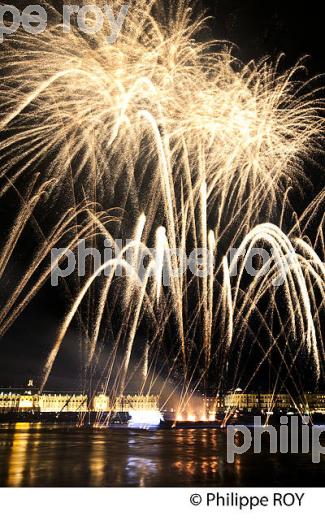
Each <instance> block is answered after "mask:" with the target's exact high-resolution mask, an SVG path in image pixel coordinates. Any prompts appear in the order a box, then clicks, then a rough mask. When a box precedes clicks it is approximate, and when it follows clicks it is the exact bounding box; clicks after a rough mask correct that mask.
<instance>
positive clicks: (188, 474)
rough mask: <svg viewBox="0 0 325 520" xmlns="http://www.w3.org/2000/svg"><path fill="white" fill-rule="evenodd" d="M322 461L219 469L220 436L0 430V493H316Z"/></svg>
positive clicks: (239, 463)
mask: <svg viewBox="0 0 325 520" xmlns="http://www.w3.org/2000/svg"><path fill="white" fill-rule="evenodd" d="M324 477H325V456H321V461H320V463H319V464H313V463H312V461H311V455H310V454H304V455H303V454H296V455H291V454H286V455H281V454H270V453H269V450H268V444H265V446H263V448H262V453H261V454H254V453H252V452H251V451H249V452H248V453H246V454H243V455H240V456H237V457H236V458H235V462H234V463H233V464H229V463H227V437H226V432H225V431H224V430H207V429H206V430H205V429H204V430H157V431H155V432H149V431H131V430H103V429H101V430H88V429H84V430H83V429H78V428H74V427H71V426H66V427H65V426H62V425H53V426H51V425H50V426H49V425H41V424H27V423H17V424H12V425H0V485H1V486H115V487H117V486H149V487H150V486H151V487H152V486H185V487H187V486H193V487H197V486H298V485H299V486H323V485H324V483H325V478H324Z"/></svg>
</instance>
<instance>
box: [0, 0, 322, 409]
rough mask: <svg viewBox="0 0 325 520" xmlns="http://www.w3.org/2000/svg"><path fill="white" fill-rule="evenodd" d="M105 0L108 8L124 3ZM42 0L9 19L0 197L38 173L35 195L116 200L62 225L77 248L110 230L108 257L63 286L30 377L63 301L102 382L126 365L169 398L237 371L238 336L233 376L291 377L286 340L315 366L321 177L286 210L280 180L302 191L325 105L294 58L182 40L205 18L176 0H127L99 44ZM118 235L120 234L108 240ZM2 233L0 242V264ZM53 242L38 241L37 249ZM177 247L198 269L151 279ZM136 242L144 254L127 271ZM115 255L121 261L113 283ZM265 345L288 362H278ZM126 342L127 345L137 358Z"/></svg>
mask: <svg viewBox="0 0 325 520" xmlns="http://www.w3.org/2000/svg"><path fill="white" fill-rule="evenodd" d="M111 4H112V7H113V11H115V10H116V11H118V10H119V9H120V7H121V5H122V2H121V1H120V0H114V1H113V2H111ZM98 5H100V2H98ZM48 7H49V6H48ZM51 13H52V16H53V20H52V24H51V26H50V27H49V28H48V29H47V31H45V32H44V33H43V34H40V35H30V34H26V33H23V32H17V34H15V35H11V37H10V38H8V39H7V40H6V42H5V44H4V45H5V53H4V58H3V63H2V69H3V79H2V81H1V87H0V102H1V107H2V116H1V120H0V128H1V131H2V134H3V138H2V141H1V143H0V160H1V162H0V175H1V176H2V177H3V178H5V176H7V177H9V178H10V183H4V186H3V188H2V192H1V194H2V196H5V194H6V192H7V191H8V190H9V189H10V186H12V184H14V183H17V182H19V181H20V180H21V179H22V178H24V177H26V178H29V177H33V176H34V175H35V172H36V171H41V172H42V176H44V179H43V182H45V183H48V184H47V190H48V191H49V201H53V203H54V202H55V203H58V202H60V201H62V200H66V198H67V196H68V198H70V200H73V201H75V202H74V203H73V206H74V208H77V207H78V204H79V203H83V202H84V200H85V199H86V200H87V201H91V202H92V203H98V204H100V205H101V206H102V207H103V208H120V215H119V217H118V218H115V219H114V223H112V222H111V221H110V219H108V220H107V219H106V221H105V217H104V213H98V212H97V213H96V212H95V211H93V210H90V209H88V212H87V215H88V216H87V221H88V224H87V226H88V227H87V226H86V230H83V231H82V232H81V230H80V227H79V226H77V227H76V228H75V231H74V234H73V237H72V239H71V241H72V242H71V244H70V246H68V247H70V248H72V249H74V248H75V247H76V244H77V242H78V240H79V239H80V238H81V237H82V236H83V235H82V233H83V234H84V235H85V236H88V240H89V243H90V244H92V245H94V244H97V245H98V244H101V243H102V242H101V241H102V240H103V239H106V240H108V241H110V242H111V243H112V244H113V248H114V251H115V252H116V256H115V258H114V260H108V261H107V262H106V263H104V264H103V265H102V266H101V267H100V268H98V269H97V271H96V272H95V273H93V272H91V271H90V270H89V271H88V273H87V279H86V281H80V282H79V285H78V288H77V289H76V287H74V296H73V303H72V305H71V307H70V309H69V310H68V311H67V313H66V316H65V318H64V320H63V323H62V325H61V327H60V330H59V332H58V336H57V339H56V341H55V344H54V346H53V348H52V350H51V351H50V353H49V356H48V359H47V361H46V363H45V368H44V371H43V375H42V380H41V387H42V388H43V387H44V385H45V384H46V382H47V378H48V376H49V374H50V373H51V370H52V367H53V364H54V362H55V359H56V355H57V353H58V351H59V349H60V347H61V344H62V341H63V339H64V336H65V334H66V332H67V330H68V328H69V326H70V324H71V322H72V320H73V319H74V317H75V315H76V313H80V316H81V318H80V319H81V322H82V324H83V327H82V334H83V337H84V338H85V339H84V341H85V348H86V360H87V361H86V367H85V373H86V377H87V378H88V379H91V377H92V374H94V373H95V371H96V370H97V371H98V370H99V371H100V374H101V376H100V378H99V379H100V381H101V382H104V385H105V388H106V390H107V389H110V391H111V393H113V394H114V393H115V395H117V394H118V393H122V394H123V392H124V391H125V389H126V387H127V385H128V384H129V383H130V382H132V378H133V379H134V377H135V376H134V374H135V373H138V374H139V379H140V381H141V383H140V385H141V388H142V389H143V390H144V389H145V390H146V391H147V392H150V391H151V390H152V388H155V387H157V385H159V387H160V391H161V392H162V393H163V392H164V391H165V390H166V387H167V386H168V385H166V381H167V380H168V381H170V382H172V384H173V386H174V389H173V390H172V393H173V392H174V391H175V392H177V393H179V394H180V395H181V402H182V403H183V404H184V403H185V402H186V400H187V399H188V398H189V395H191V393H192V392H194V391H195V389H196V388H198V387H199V386H200V385H201V383H202V384H204V385H209V384H210V383H209V381H211V378H212V380H213V381H214V389H215V391H219V390H221V389H224V388H225V387H228V388H236V387H238V386H243V385H242V383H241V377H242V373H241V366H242V361H243V358H244V357H245V352H246V348H247V345H251V351H252V350H253V347H254V349H256V350H257V351H258V352H259V353H260V358H258V359H257V360H254V362H253V364H252V367H251V370H250V376H249V378H248V379H247V378H246V383H247V385H248V384H249V383H250V381H252V380H253V379H254V377H255V376H256V374H257V373H258V371H259V370H260V369H261V367H262V365H263V364H265V363H269V364H270V366H271V367H272V369H273V370H274V373H275V374H277V376H278V378H279V377H280V378H281V381H280V383H281V385H285V384H286V382H287V381H289V380H291V383H292V384H293V385H294V386H295V388H296V389H297V390H301V388H300V387H299V385H300V379H299V377H297V369H296V365H297V359H298V358H299V355H300V354H302V355H307V356H308V359H309V360H312V363H313V367H314V374H315V379H316V380H319V379H320V378H321V377H322V376H323V362H324V342H323V333H324V331H323V329H322V319H323V316H324V301H325V298H324V297H325V287H324V234H323V225H324V216H323V214H321V211H322V206H323V204H324V199H325V192H324V191H323V192H322V193H320V194H318V195H317V197H316V198H315V200H314V201H313V202H312V203H311V204H310V206H308V208H307V209H306V210H305V212H304V213H303V214H302V215H301V216H300V218H298V216H296V215H295V213H294V212H293V210H292V207H291V205H290V203H289V195H288V189H289V188H290V189H292V190H293V191H295V190H297V191H299V190H301V189H302V186H303V182H304V181H305V179H306V178H307V174H306V168H305V164H306V161H307V160H308V159H309V158H311V157H315V156H316V153H317V152H319V151H321V147H322V142H323V130H324V123H323V109H324V103H323V100H322V99H319V97H318V95H317V89H313V88H311V87H310V82H309V83H303V82H300V81H298V79H296V78H298V76H299V74H300V73H301V72H302V71H303V69H304V67H303V64H302V63H298V64H297V66H296V67H294V68H293V69H291V70H289V71H287V72H283V73H280V72H279V69H280V60H278V61H277V62H276V63H275V64H272V62H270V61H269V60H267V59H264V60H262V61H260V62H259V63H254V62H250V63H248V64H247V65H244V64H242V63H240V62H239V61H238V60H236V59H235V58H234V56H233V54H232V49H231V46H230V45H226V44H221V43H218V42H209V43H200V42H199V41H198V40H195V37H196V35H197V34H198V33H199V32H200V30H201V29H202V27H203V26H204V24H205V23H206V20H205V19H204V18H203V17H198V18H197V19H194V17H193V12H192V10H191V8H190V2H188V1H187V0H181V1H179V2H177V6H176V7H175V6H173V5H172V4H170V5H169V7H168V8H165V9H164V8H163V6H162V3H160V2H159V1H148V0H140V1H137V2H132V3H131V5H130V8H129V13H128V16H127V18H126V20H125V24H124V26H123V30H122V32H121V34H120V36H119V38H118V40H117V42H116V43H115V44H114V45H109V44H108V43H107V41H106V38H105V36H106V35H105V28H104V29H103V31H101V32H98V33H97V34H93V35H91V36H87V37H86V36H85V35H82V34H81V33H80V31H78V29H77V28H76V27H75V28H73V27H72V29H71V31H70V32H69V33H63V32H62V20H60V14H59V13H58V12H56V11H55V10H54V8H53V7H51ZM52 181H54V182H52ZM33 200H34V199H33V198H30V201H29V202H28V204H27V206H26V209H25V210H24V212H23V214H22V216H21V219H22V220H21V221H20V222H21V223H17V224H15V228H14V229H15V230H17V232H18V229H19V226H21V225H23V223H24V222H25V221H28V219H29V218H30V216H31V213H32V207H33V204H34V202H33ZM74 218H75V219H76V220H77V219H78V217H77V216H76V215H75V216H74ZM65 219H66V217H62V222H63V221H64V220H65ZM312 222H314V223H315V224H314V225H315V227H314V229H316V228H317V231H316V232H313V233H312V232H310V228H311V223H312ZM316 223H317V224H316ZM87 231H89V234H88V235H87ZM60 232H63V231H62V228H61V227H58V228H57V230H56V233H57V234H58V233H60ZM128 233H129V235H128ZM121 236H124V237H125V236H131V237H132V240H131V241H130V243H128V244H127V245H125V246H124V247H122V248H119V247H118V246H117V239H119V238H120V237H121ZM12 240H14V239H12ZM11 242H12V241H11V240H10V239H9V240H8V241H7V243H5V245H4V248H3V250H2V251H3V253H2V259H3V260H2V261H3V262H6V261H7V260H6V259H7V254H6V252H7V251H8V249H10V248H11V247H12V243H11ZM51 243H53V241H52V242H50V241H49V242H46V246H45V245H44V248H45V249H46V254H48V251H49V249H48V247H50V244H51ZM262 245H263V247H265V248H267V250H272V255H271V256H270V259H269V261H268V262H267V264H266V265H264V267H263V268H262V269H260V271H259V274H258V275H257V276H256V277H254V278H252V279H250V280H247V276H246V275H245V271H244V267H245V262H246V261H247V259H248V258H249V254H250V252H251V251H252V248H254V247H258V246H262ZM150 246H154V247H155V252H156V253H155V255H154V254H153V253H152V252H151V251H150V249H149V248H150ZM233 247H237V248H238V249H237V253H236V254H235V257H234V256H231V249H232V248H233ZM176 248H182V249H183V250H184V251H187V252H189V251H190V250H191V248H192V249H193V248H200V249H201V250H202V251H203V252H204V253H203V258H202V270H203V271H204V273H205V276H202V277H200V276H192V275H191V274H190V273H188V272H183V273H181V274H180V275H179V276H172V275H171V276H169V286H168V287H166V286H165V284H164V280H163V277H164V273H163V268H164V265H167V267H168V270H169V272H170V273H173V272H175V270H177V269H179V264H178V260H177V258H176V257H175V255H174V254H172V253H171V252H172V251H174V250H175V249H176ZM144 252H145V253H146V255H147V257H148V262H147V264H146V268H145V274H144V276H142V277H139V276H138V267H139V259H140V258H141V257H142V255H143V253H144ZM208 253H209V254H208ZM126 255H127V259H128V260H126ZM210 256H213V257H214V258H215V264H214V265H211V263H210V262H209V258H208V257H210ZM37 263H38V260H35V261H34V262H33V263H32V264H31V266H30V271H31V272H33V271H34V270H35V269H36V267H37ZM236 265H237V266H238V272H237V273H235V267H236ZM3 267H5V264H4V266H3ZM108 267H109V268H110V274H109V276H107V277H106V278H103V276H102V275H103V272H104V270H105V268H108ZM116 270H119V271H121V270H122V271H123V273H124V274H126V273H127V276H123V277H122V278H121V279H119V281H118V282H117V281H116V277H115V274H116ZM50 271H51V269H47V270H46V275H47V276H48V275H49V274H50ZM2 272H3V269H2V264H0V274H2ZM234 273H235V274H234ZM44 276H45V275H44ZM282 278H283V283H282V284H280V285H279V284H278V283H277V282H278V281H279V279H282ZM98 279H99V280H100V281H99V282H98ZM21 283H22V285H20V286H19V287H18V288H17V290H16V291H15V292H14V293H13V295H12V297H11V299H10V301H9V302H8V303H7V304H6V305H4V306H3V309H2V310H1V321H0V332H1V333H2V334H3V333H4V332H5V331H6V330H7V329H8V327H9V326H10V325H11V324H12V323H13V321H14V320H15V318H16V317H17V315H18V314H19V312H20V311H21V310H23V308H24V307H25V305H26V304H27V302H28V301H29V299H30V297H32V295H33V294H35V292H36V291H37V290H38V288H39V287H40V285H41V284H40V285H37V284H36V287H35V289H34V290H33V291H32V293H31V294H30V296H28V297H26V298H27V299H25V300H22V302H21V303H19V304H18V310H15V311H13V313H12V314H10V311H11V309H12V307H13V305H14V303H15V301H16V300H17V299H19V297H20V292H21V289H22V288H23V286H24V282H21ZM143 336H145V341H144V342H143V344H144V346H143V347H141V348H140V350H141V349H142V355H141V352H140V354H139V338H140V337H143ZM140 343H141V341H140ZM251 351H250V352H251ZM274 355H276V356H277V359H278V360H280V364H281V366H282V367H283V368H284V369H285V372H284V373H281V375H279V370H278V366H277V367H275V366H274V361H273V358H274ZM103 356H104V357H103ZM132 357H134V358H135V360H139V359H140V365H141V366H140V368H139V370H137V362H138V361H137V362H133V361H132ZM234 359H235V363H234V362H233V361H234ZM231 360H232V362H231ZM180 373H181V375H180ZM284 374H285V375H284ZM143 379H145V381H144V380H143ZM162 381H165V382H162Z"/></svg>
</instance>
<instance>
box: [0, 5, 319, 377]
mask: <svg viewBox="0 0 325 520" xmlns="http://www.w3.org/2000/svg"><path fill="white" fill-rule="evenodd" d="M175 1H177V0H175ZM75 3H78V2H75ZM89 3H91V2H89ZM202 3H203V5H204V6H205V7H206V8H207V10H208V11H207V12H208V14H210V15H212V16H213V17H214V20H213V21H212V22H211V33H210V32H209V31H207V34H206V37H207V38H208V37H209V36H211V37H213V38H218V39H225V40H228V41H231V42H233V43H234V44H236V45H237V46H238V50H237V54H238V56H239V57H240V58H241V59H242V60H243V61H248V60H250V59H259V58H261V57H263V56H264V55H272V56H275V55H278V54H279V53H282V52H283V53H285V55H286V60H285V65H286V66H288V67H289V66H292V65H293V64H294V63H295V62H296V61H297V60H298V59H299V58H300V57H301V56H302V55H306V54H307V55H310V57H309V59H308V61H307V65H308V69H309V71H310V73H311V74H313V75H314V74H319V73H323V72H325V64H324V42H323V38H324V19H323V15H322V13H321V7H320V6H321V5H322V3H321V2H319V0H318V1H317V2H316V1H315V0H309V2H308V3H304V4H299V3H298V2H297V1H296V0H273V1H272V2H268V1H263V2H262V1H261V0H211V1H208V0H202ZM0 52H1V46H0ZM1 289H2V290H5V287H1ZM60 306H61V301H60V298H56V299H54V300H53V302H52V304H51V303H50V302H49V297H48V294H47V293H45V294H40V295H39V296H38V297H37V298H36V300H35V302H33V304H32V305H31V306H30V309H28V311H27V312H26V313H25V314H24V316H22V317H21V318H19V319H18V321H17V323H16V324H15V326H14V327H13V329H12V330H11V331H9V333H8V334H7V335H6V336H5V337H4V338H2V339H1V341H0V387H1V386H7V385H20V384H23V383H24V382H25V381H26V380H27V378H28V377H37V376H38V375H39V373H40V362H43V361H44V359H45V356H46V353H47V352H48V350H47V348H48V346H49V343H50V342H51V341H53V339H54V336H55V332H56V327H57V324H58V317H59V315H60V314H61V309H60ZM76 348H78V347H76V345H75V341H74V337H73V335H72V334H71V335H70V336H68V338H67V341H66V342H65V357H64V359H63V360H62V369H61V370H60V365H59V373H58V375H57V376H56V377H54V378H53V386H61V384H62V385H64V386H66V387H67V381H68V379H67V376H66V375H67V373H69V371H70V368H71V369H72V371H75V372H76V371H78V363H76V361H75V360H76V359H78V356H75V349H76ZM69 386H70V385H69Z"/></svg>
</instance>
